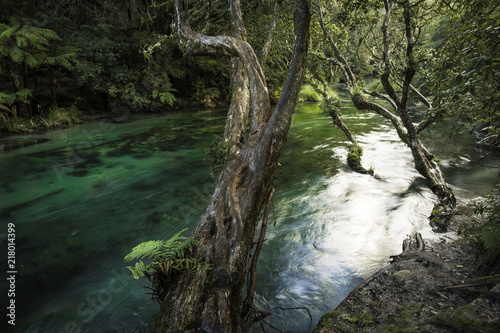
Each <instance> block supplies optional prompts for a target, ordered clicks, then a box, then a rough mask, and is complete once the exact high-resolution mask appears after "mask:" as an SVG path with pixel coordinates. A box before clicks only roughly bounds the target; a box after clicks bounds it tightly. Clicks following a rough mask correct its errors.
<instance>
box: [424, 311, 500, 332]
mask: <svg viewBox="0 0 500 333" xmlns="http://www.w3.org/2000/svg"><path fill="white" fill-rule="evenodd" d="M431 323H433V324H435V325H442V326H447V327H450V328H452V329H453V331H456V332H498V325H499V324H500V320H498V318H497V319H495V320H492V321H488V320H486V319H482V318H481V316H480V315H479V314H477V313H476V311H474V308H473V307H472V306H471V305H465V306H459V307H457V308H456V309H447V310H445V311H442V312H441V313H438V314H437V315H435V316H433V317H432V318H431Z"/></svg>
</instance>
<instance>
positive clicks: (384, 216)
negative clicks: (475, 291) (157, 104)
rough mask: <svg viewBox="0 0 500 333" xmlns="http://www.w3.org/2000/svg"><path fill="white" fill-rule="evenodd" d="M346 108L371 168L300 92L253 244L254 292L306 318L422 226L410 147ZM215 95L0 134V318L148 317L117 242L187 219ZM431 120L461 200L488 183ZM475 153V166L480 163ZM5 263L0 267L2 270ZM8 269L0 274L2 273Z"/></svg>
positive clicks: (203, 187)
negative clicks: (358, 168)
mask: <svg viewBox="0 0 500 333" xmlns="http://www.w3.org/2000/svg"><path fill="white" fill-rule="evenodd" d="M341 98H342V99H343V100H344V102H345V103H346V105H347V106H346V107H345V108H344V109H343V115H344V121H345V122H346V123H347V124H348V125H349V126H351V128H352V129H353V130H354V132H355V134H356V136H357V138H358V140H359V141H360V143H361V145H362V146H363V148H364V156H363V164H364V165H365V167H373V169H374V170H375V173H377V174H378V175H379V176H380V179H375V178H374V177H371V176H368V175H360V174H356V173H353V172H352V171H351V170H350V169H349V168H348V167H347V166H346V162H345V161H346V156H347V150H346V148H347V147H348V143H347V142H346V141H345V138H344V137H343V134H342V133H341V132H340V131H339V130H337V129H335V128H334V127H333V125H332V123H331V120H329V119H328V118H326V117H325V116H324V115H323V114H322V113H321V110H320V109H319V107H318V104H317V103H302V104H299V106H298V107H297V110H296V113H295V114H294V118H293V124H292V127H291V130H290V136H289V140H288V143H287V146H286V148H285V151H284V154H283V156H282V158H281V161H280V166H279V170H278V175H277V179H276V181H275V188H276V195H275V198H274V201H273V209H272V211H271V214H270V225H269V227H268V233H267V237H266V239H267V241H266V243H265V244H264V248H263V252H262V254H261V257H260V259H259V268H258V282H257V291H256V298H255V305H256V306H257V307H259V308H261V309H264V310H270V309H272V308H274V307H282V308H294V307H307V308H308V309H309V311H310V313H311V314H312V317H313V321H312V325H313V326H314V325H315V324H316V323H317V321H318V319H319V317H320V316H321V315H322V314H323V313H325V312H326V311H329V310H331V309H333V308H334V307H335V306H336V305H337V304H339V303H340V302H341V301H342V299H343V298H344V297H345V296H347V294H348V293H349V292H350V291H351V290H352V289H353V288H355V287H356V286H357V285H358V284H359V283H360V282H361V281H363V279H365V278H367V277H368V276H370V275H371V274H373V273H374V272H375V271H377V270H379V269H380V268H382V267H383V266H384V265H386V264H387V263H388V258H389V256H391V255H395V254H398V253H400V250H401V243H402V241H403V239H404V238H406V236H407V235H410V234H412V233H413V232H416V231H418V232H421V233H422V235H423V236H424V238H426V239H438V238H440V237H445V238H452V237H453V235H448V234H434V233H433V232H432V231H431V229H430V227H429V225H428V221H427V216H428V215H429V214H430V211H431V210H432V206H433V203H434V196H433V195H432V193H431V192H430V191H429V189H428V188H427V187H426V185H425V182H424V180H423V178H422V177H420V176H419V175H418V173H417V172H416V171H415V169H414V167H413V161H412V157H411V153H410V151H409V149H408V148H407V147H406V146H405V145H404V144H402V143H401V142H400V141H399V139H398V137H397V135H396V133H395V131H394V130H393V129H391V127H390V124H389V123H388V122H387V121H385V120H384V119H382V118H381V117H380V116H377V115H373V114H362V113H361V114H358V113H357V112H356V111H355V110H354V109H352V108H351V107H349V106H348V101H347V96H346V95H345V94H344V93H341ZM225 112H226V111H225V110H224V109H214V110H184V111H182V112H172V113H169V114H166V115H148V116H134V115H130V116H128V117H125V118H123V119H122V120H123V122H120V123H114V122H110V121H109V120H106V119H103V120H99V121H95V122H92V123H88V124H83V125H78V126H74V127H71V128H66V129H62V130H54V131H49V132H47V133H43V134H36V135H35V134H33V135H17V136H11V137H7V138H2V141H0V145H2V144H3V147H4V149H3V151H0V200H1V201H0V218H1V221H2V224H1V226H2V228H3V230H0V236H1V238H0V242H1V243H2V247H4V250H2V251H1V252H0V253H2V258H0V263H1V268H2V271H3V272H4V273H3V274H4V276H5V275H7V272H8V271H12V269H9V268H8V267H7V250H6V248H7V233H8V231H7V225H8V224H9V223H13V224H14V225H15V231H14V234H15V260H16V261H15V267H14V269H15V272H16V273H15V274H14V275H15V296H13V297H10V296H9V297H8V296H7V295H8V294H9V290H8V289H9V288H11V287H12V286H11V285H8V284H6V283H4V282H2V285H1V286H2V287H1V290H0V295H2V305H4V306H8V305H9V303H8V302H10V300H11V299H14V300H15V305H16V307H15V311H16V312H15V315H16V317H15V323H16V325H15V326H11V325H8V324H7V320H6V319H5V316H4V319H3V320H2V326H1V327H2V332H151V331H152V329H153V327H154V323H155V319H156V316H157V312H158V309H159V305H158V304H156V303H155V302H153V301H151V300H150V296H149V295H148V294H146V293H147V292H148V290H147V288H145V286H147V283H146V281H136V280H134V279H133V278H132V276H131V275H130V274H129V273H128V271H127V270H126V268H125V266H126V264H125V263H124V262H123V257H124V256H125V255H126V254H127V253H128V252H129V251H130V249H131V248H132V247H134V246H135V245H137V244H138V243H140V242H141V241H144V240H150V239H166V238H169V237H171V236H172V235H174V234H175V233H176V232H178V231H180V230H182V229H184V228H188V229H189V230H192V228H194V226H195V224H196V222H197V219H198V217H199V216H200V214H201V212H202V210H203V208H204V205H205V201H206V197H207V195H209V194H210V189H211V180H210V177H209V172H208V168H207V166H206V163H205V162H204V149H205V148H206V147H207V146H208V144H209V143H210V141H211V140H212V138H213V136H214V135H216V134H220V133H221V131H222V128H223V125H224V119H225ZM448 133H449V125H447V124H446V123H440V124H438V125H436V126H433V127H432V128H430V129H429V130H426V131H425V132H424V133H423V140H424V142H425V144H426V145H427V147H428V148H429V149H430V150H431V151H433V152H434V153H435V154H436V155H437V156H438V157H439V158H440V161H441V164H442V166H443V171H444V173H445V175H446V177H447V179H448V181H449V183H450V185H451V186H452V188H453V189H454V191H455V193H456V195H457V196H458V197H459V198H460V199H462V200H470V199H472V198H475V197H477V196H479V195H482V194H488V193H489V192H490V191H491V189H492V188H493V184H495V183H498V169H497V168H495V167H498V165H499V163H500V161H499V160H498V159H496V160H492V159H491V158H488V157H487V155H488V154H490V152H489V151H488V149H487V148H486V147H482V146H480V145H478V144H477V143H476V141H477V138H476V137H475V136H473V135H457V136H453V137H451V138H450V136H449V134H448ZM478 161H481V164H483V165H486V167H484V166H481V165H480V164H479V163H478ZM7 277H8V276H7ZM3 281H5V279H3ZM273 313H274V315H273V316H272V317H269V318H268V321H269V322H270V323H271V324H272V325H273V326H276V327H278V328H279V329H281V330H283V331H302V332H303V331H308V330H309V328H310V325H311V324H310V322H309V316H308V314H307V312H306V311H305V310H301V309H294V310H280V309H275V310H273Z"/></svg>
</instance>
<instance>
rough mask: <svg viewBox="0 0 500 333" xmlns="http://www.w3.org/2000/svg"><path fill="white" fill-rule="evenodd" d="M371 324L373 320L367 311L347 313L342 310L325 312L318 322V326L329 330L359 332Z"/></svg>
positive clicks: (373, 322)
mask: <svg viewBox="0 0 500 333" xmlns="http://www.w3.org/2000/svg"><path fill="white" fill-rule="evenodd" d="M373 325H375V321H374V320H373V318H372V316H371V315H370V314H368V313H364V312H363V313H360V314H352V313H351V314H348V313H345V312H344V311H342V310H333V311H330V312H327V313H325V314H324V315H323V316H322V317H321V318H320V320H319V323H318V327H321V328H322V329H323V330H326V331H331V332H360V331H362V329H363V328H366V327H369V326H373Z"/></svg>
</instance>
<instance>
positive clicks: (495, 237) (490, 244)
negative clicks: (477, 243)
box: [481, 226, 500, 263]
mask: <svg viewBox="0 0 500 333" xmlns="http://www.w3.org/2000/svg"><path fill="white" fill-rule="evenodd" d="M481 239H482V241H483V245H484V250H485V252H484V257H483V258H484V261H485V262H488V263H489V262H492V261H494V260H496V259H498V258H500V227H498V226H497V227H487V228H485V229H484V230H483V231H482V233H481Z"/></svg>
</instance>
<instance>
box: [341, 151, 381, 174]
mask: <svg viewBox="0 0 500 333" xmlns="http://www.w3.org/2000/svg"><path fill="white" fill-rule="evenodd" d="M361 156H363V148H361V146H358V145H354V146H352V147H351V149H350V150H349V153H348V154H347V164H348V165H349V167H350V168H351V169H352V170H353V171H355V172H358V173H363V174H370V175H373V173H374V171H373V169H372V168H370V170H367V169H365V168H364V167H363V166H362V165H361Z"/></svg>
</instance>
